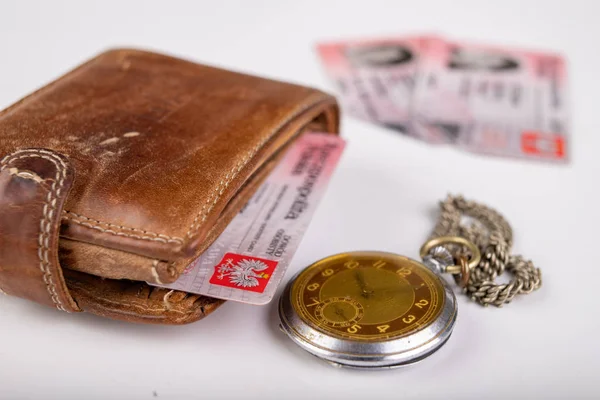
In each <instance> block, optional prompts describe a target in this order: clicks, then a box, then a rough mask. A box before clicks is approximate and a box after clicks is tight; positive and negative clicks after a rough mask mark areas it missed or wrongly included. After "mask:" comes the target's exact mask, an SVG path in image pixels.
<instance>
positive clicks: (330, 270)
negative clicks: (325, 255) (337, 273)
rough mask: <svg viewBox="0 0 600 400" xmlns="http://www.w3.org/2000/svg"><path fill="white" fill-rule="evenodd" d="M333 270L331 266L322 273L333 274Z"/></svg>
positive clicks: (324, 274)
mask: <svg viewBox="0 0 600 400" xmlns="http://www.w3.org/2000/svg"><path fill="white" fill-rule="evenodd" d="M333 272H334V271H333V270H332V269H331V268H327V269H326V270H325V271H323V272H322V273H321V275H323V276H331V275H333Z"/></svg>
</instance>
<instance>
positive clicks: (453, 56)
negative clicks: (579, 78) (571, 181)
mask: <svg viewBox="0 0 600 400" xmlns="http://www.w3.org/2000/svg"><path fill="white" fill-rule="evenodd" d="M318 52H319V55H320V57H321V60H322V61H323V64H324V66H325V69H326V71H327V73H328V75H329V76H330V77H331V79H332V80H333V81H334V82H335V84H336V86H337V88H338V91H339V93H340V101H341V103H342V107H343V108H344V109H345V111H346V112H348V113H349V114H351V115H354V116H356V117H358V118H362V119H366V120H369V121H373V122H376V123H379V124H383V125H385V126H388V127H391V128H393V129H396V130H398V131H400V132H402V133H404V134H406V135H409V136H412V137H415V138H418V139H420V140H423V141H426V142H428V143H431V144H453V145H455V146H457V147H459V148H462V149H465V150H468V151H471V152H476V153H483V154H492V155H498V156H505V157H514V158H523V159H529V160H537V161H553V162H560V163H564V162H567V161H568V146H569V126H568V117H569V115H568V107H567V100H568V99H567V87H566V86H567V73H566V63H565V60H564V58H563V57H562V56H560V55H558V54H553V53H549V52H539V51H528V50H521V49H516V48H503V47H498V46H488V45H480V44H474V43H469V42H457V41H453V40H446V39H443V38H440V37H435V36H417V37H391V38H383V39H377V40H354V41H342V42H331V43H321V44H320V45H319V46H318Z"/></svg>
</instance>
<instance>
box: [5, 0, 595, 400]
mask: <svg viewBox="0 0 600 400" xmlns="http://www.w3.org/2000/svg"><path fill="white" fill-rule="evenodd" d="M91 3H92V2H82V1H69V2H67V1H52V2H50V1H39V2H32V1H13V2H8V1H7V2H4V1H3V2H2V3H1V4H0V54H2V56H1V58H0V107H2V108H3V107H5V106H8V105H9V104H11V103H12V102H14V101H16V100H17V99H19V98H21V97H22V96H24V95H25V94H28V93H29V92H31V91H32V90H34V89H36V88H37V87H39V86H41V85H43V84H45V83H47V82H49V81H50V80H52V79H54V78H55V77H57V76H59V75H60V74H62V73H64V72H66V71H67V70H69V69H70V68H72V67H73V66H75V65H77V64H78V63H80V62H81V61H83V60H85V59H86V58H88V57H90V56H92V55H93V54H95V53H97V52H99V51H101V50H103V49H105V48H108V47H114V46H140V47H144V48H149V49H155V50H159V51H164V52H168V53H171V54H174V55H178V56H182V57H185V58H189V59H193V60H197V61H199V62H205V63H210V64H214V65H219V66H223V67H226V68H233V69H238V70H242V71H245V72H249V73H255V74H261V75H265V76H269V77H273V78H278V79H284V80H289V81H295V82H299V83H304V84H308V85H312V86H316V87H320V88H323V89H326V90H331V89H332V87H331V86H330V84H329V82H328V81H327V79H326V78H325V76H324V74H323V72H322V70H321V68H320V65H319V63H318V62H317V59H316V56H315V54H314V52H313V44H314V43H315V42H316V41H317V40H319V39H331V38H346V37H361V36H379V35H384V34H393V33H394V34H395V33H397V34H399V35H402V34H414V33H428V32H437V33H441V34H446V35H449V36H451V37H454V38H457V39H471V40H478V41H481V42H489V43H495V44H500V45H518V46H523V47H528V48H540V49H549V50H556V51H560V52H562V53H564V54H565V55H566V56H567V57H568V61H569V81H570V92H571V108H572V110H573V114H572V115H573V118H572V132H573V141H572V153H571V155H572V163H571V164H570V165H568V166H555V165H549V164H543V163H532V162H522V161H515V160H508V159H500V158H491V157H483V156H478V155H473V154H468V153H464V152H461V151H458V150H455V149H453V148H449V147H436V148H434V147H430V146H428V145H426V144H424V143H420V142H417V141H414V140H410V139H407V138H405V137H402V136H401V135H399V134H397V133H394V132H392V131H388V130H385V129H383V128H380V127H377V126H374V125H371V124H367V123H364V122H360V121H358V120H354V119H352V118H349V117H345V118H344V119H343V135H344V136H345V137H346V138H347V139H348V141H349V145H348V148H347V152H346V154H345V155H344V157H343V159H342V162H341V164H340V166H339V168H338V170H337V172H336V174H335V176H334V179H333V181H332V183H331V185H330V188H329V191H328V192H327V194H326V196H325V198H324V199H323V201H322V203H321V206H320V208H319V210H318V211H317V213H316V215H315V218H314V220H313V222H312V224H311V226H310V228H309V230H308V232H307V234H306V236H305V238H304V241H303V243H302V245H301V247H300V249H299V250H298V252H297V254H296V256H295V258H294V260H293V263H292V265H291V267H290V271H289V272H288V278H289V276H291V275H292V274H293V273H294V272H295V271H298V270H300V269H301V268H303V267H304V266H306V265H307V264H309V263H310V262H311V261H314V260H316V259H319V258H321V257H324V256H327V255H330V254H332V253H336V252H340V251H345V250H358V249H378V250H386V251H397V252H401V253H404V254H406V255H408V256H411V257H415V258H416V257H417V250H418V248H419V246H420V245H421V243H422V241H423V240H424V238H425V237H426V236H427V235H428V233H429V231H430V229H431V228H432V226H433V223H434V215H435V213H434V212H435V210H436V204H437V201H438V200H440V199H442V198H443V197H444V196H445V195H446V193H449V192H452V193H463V194H464V195H465V196H467V197H469V198H473V199H477V200H479V201H482V202H486V203H488V204H490V205H493V206H495V207H497V208H498V209H499V210H501V211H502V212H503V213H504V214H505V215H506V216H507V217H508V218H509V220H510V221H511V223H512V224H513V225H514V229H515V234H516V239H515V246H514V247H515V251H516V252H522V253H524V254H525V255H526V256H528V257H530V258H532V259H533V260H534V261H535V262H536V263H537V264H538V265H539V266H540V267H541V268H543V274H544V275H543V276H544V286H543V288H542V289H541V290H540V291H539V292H536V293H535V294H533V295H531V296H529V297H525V298H522V299H518V300H517V301H515V302H513V303H512V304H510V305H509V306H508V307H506V308H503V309H484V308H482V307H480V306H478V305H476V304H474V303H472V302H471V301H469V300H468V299H466V298H465V297H464V296H462V295H459V307H460V312H459V317H458V321H457V324H456V328H455V330H454V334H453V336H452V338H451V339H450V341H449V342H448V343H447V345H446V346H444V347H443V348H442V349H441V350H440V351H439V352H438V353H436V354H435V355H434V356H432V357H431V358H429V359H427V360H426V361H424V362H422V363H420V364H418V365H415V366H412V367H408V368H405V369H401V370H394V371H384V372H360V371H348V370H339V369H334V368H331V367H330V366H328V365H326V364H324V363H321V362H320V361H319V360H317V359H316V358H313V357H312V356H310V355H309V354H307V353H304V352H303V351H302V350H300V349H298V348H296V347H295V345H294V344H293V343H292V342H291V341H290V340H288V339H287V338H286V337H285V336H284V335H283V334H282V333H281V332H280V331H279V330H278V328H277V325H278V322H277V313H276V306H275V303H272V304H270V305H267V306H250V305H244V304H238V303H232V302H230V303H227V304H225V305H224V306H223V307H222V308H221V309H219V310H218V311H217V312H215V313H214V314H213V315H211V316H210V317H208V318H207V319H205V320H204V321H200V322H197V323H194V324H191V325H187V326H183V327H167V326H146V325H133V324H126V323H122V322H116V321H111V320H106V319H102V318H98V317H95V316H93V315H89V314H80V315H67V314H64V313H61V312H58V311H55V310H51V309H47V308H45V307H42V306H38V305H35V304H32V303H29V302H26V301H23V300H20V299H14V298H9V297H7V296H2V297H0V321H1V322H0V398H2V399H14V398H40V399H55V398H56V399H84V398H85V399H96V398H98V399H107V398H118V399H152V398H155V397H157V398H164V399H179V398H203V399H213V398H214V399H217V398H223V399H229V398H231V399H284V398H285V399H317V398H330V399H346V400H348V399H385V398H395V399H408V398H427V399H429V398H534V397H535V398H557V399H562V398H584V397H596V398H598V396H600V383H599V382H598V376H597V374H598V371H600V346H599V345H598V340H597V338H596V334H597V332H598V331H599V330H600V323H599V318H598V312H599V311H600V310H599V307H598V305H599V302H598V293H599V292H600V289H599V286H598V282H599V278H600V274H599V272H598V271H599V266H598V260H599V259H600V255H599V254H600V253H598V248H599V247H600V242H599V241H600V235H599V233H598V232H599V229H598V224H599V223H600V212H599V211H598V210H599V208H600V191H599V190H598V185H599V184H600V182H599V178H598V173H599V172H600V168H599V166H600V163H599V161H598V159H597V153H598V149H600V134H599V132H600V111H599V110H600V107H599V106H598V99H597V98H596V96H598V94H599V93H600V79H599V77H598V75H599V73H600V51H598V50H597V49H598V38H599V37H600V24H598V23H597V16H598V11H599V7H598V6H597V3H594V2H593V1H588V2H583V1H569V2H563V1H548V0H545V1H543V2H542V1H508V0H503V1H494V2H491V1H490V2H488V1H451V2H450V1H437V2H432V1H423V0H420V1H412V2H408V1H376V0H370V1H367V2H360V3H362V4H359V2H358V1H356V2H355V1H350V0H346V1H338V2H328V1H324V0H321V1H283V0H274V1H255V2H249V1H238V2H233V1H207V2H200V1H197V2H189V3H188V4H184V3H179V2H175V1H170V2H167V1H144V2H139V3H133V2H126V1H123V0H121V1H101V2H100V1H99V2H95V3H94V4H91Z"/></svg>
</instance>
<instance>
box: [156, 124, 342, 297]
mask: <svg viewBox="0 0 600 400" xmlns="http://www.w3.org/2000/svg"><path fill="white" fill-rule="evenodd" d="M344 144H345V143H344V140H343V139H342V138H340V137H339V136H333V135H329V134H323V133H314V132H311V133H308V132H307V133H305V134H304V135H303V136H302V138H300V139H299V140H297V141H296V143H295V144H294V145H293V146H292V148H290V149H289V150H288V152H287V153H286V155H285V156H284V158H283V160H281V162H280V164H279V165H278V166H277V167H276V168H275V170H274V171H273V172H271V174H270V175H269V176H268V177H267V179H266V180H265V182H264V183H263V184H262V186H261V187H260V188H259V189H258V190H257V192H256V193H255V194H254V196H253V197H252V198H251V199H250V201H248V203H247V204H246V205H245V206H244V207H243V208H242V210H241V211H240V213H239V214H237V216H236V217H235V218H234V219H233V220H232V221H231V222H230V223H229V225H228V226H227V228H225V230H224V231H223V233H222V234H221V236H219V237H218V238H217V240H215V241H214V242H213V244H212V245H211V246H210V247H209V248H208V250H206V251H205V252H204V253H203V254H202V255H201V256H200V257H198V258H197V259H196V260H194V262H192V263H191V264H190V265H189V266H188V267H187V268H186V269H185V271H184V272H183V274H182V275H181V276H180V277H179V279H178V280H177V281H175V282H174V283H172V284H169V285H159V286H161V287H164V288H168V289H176V290H181V291H184V292H189V293H197V294H203V295H207V296H210V297H215V298H219V299H225V300H233V301H240V302H243V303H250V304H266V303H268V302H269V301H271V299H272V298H273V296H274V295H275V291H276V290H277V287H278V285H279V283H280V282H281V280H282V278H283V275H284V274H285V271H286V269H287V267H288V265H289V263H290V261H291V259H292V257H293V256H294V253H295V251H296V249H297V248H298V246H299V245H300V241H301V240H302V236H303V235H304V232H305V231H306V229H307V227H308V225H309V223H310V220H311V218H312V215H313V213H314V212H315V210H316V207H317V205H318V203H319V200H320V199H321V197H322V196H323V194H324V193H325V189H326V188H327V184H328V183H329V179H330V178H331V175H332V173H333V171H334V169H335V167H336V165H337V163H338V161H339V159H340V156H341V154H342V151H343V149H344ZM150 284H152V285H155V286H156V284H155V283H150Z"/></svg>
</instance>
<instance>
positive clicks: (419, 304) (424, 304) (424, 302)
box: [415, 299, 429, 308]
mask: <svg viewBox="0 0 600 400" xmlns="http://www.w3.org/2000/svg"><path fill="white" fill-rule="evenodd" d="M427 304H429V302H428V301H427V300H425V299H422V300H419V301H418V302H416V303H415V306H417V307H419V308H423V307H425V306H426V305H427Z"/></svg>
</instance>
